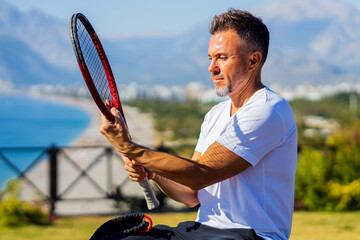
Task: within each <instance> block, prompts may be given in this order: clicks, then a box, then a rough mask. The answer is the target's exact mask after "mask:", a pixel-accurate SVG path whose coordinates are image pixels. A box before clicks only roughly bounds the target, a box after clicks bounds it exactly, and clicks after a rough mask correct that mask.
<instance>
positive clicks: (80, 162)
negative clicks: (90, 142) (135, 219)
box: [0, 146, 145, 215]
mask: <svg viewBox="0 0 360 240" xmlns="http://www.w3.org/2000/svg"><path fill="white" fill-rule="evenodd" d="M26 158H27V159H26ZM29 158H30V159H29ZM25 162H26V163H25ZM0 164H1V165H0V166H1V168H3V169H0V171H1V172H2V173H4V172H11V173H12V175H11V178H16V179H19V180H20V181H21V183H22V186H26V189H27V192H28V193H27V194H26V193H25V196H22V198H23V199H26V200H34V199H32V198H33V197H34V196H36V198H37V200H40V201H43V202H48V203H49V211H50V214H51V215H56V214H57V213H56V210H57V209H56V206H57V203H58V202H59V201H74V200H76V201H78V200H96V199H113V200H116V201H127V202H129V201H130V202H134V201H135V200H134V199H142V197H141V196H142V195H141V192H140V195H138V194H137V193H135V194H134V195H133V196H132V197H131V196H130V197H124V195H123V192H124V191H122V190H123V188H124V187H125V185H126V184H127V183H129V182H130V184H131V181H130V180H129V179H128V177H127V174H126V172H121V173H119V172H120V171H124V170H123V165H124V163H123V161H122V158H121V155H120V154H118V153H117V152H116V151H115V150H114V149H113V148H112V147H107V146H91V147H57V146H50V147H36V148H32V147H26V148H0ZM98 168H100V170H99V169H98ZM6 170H7V171H6ZM114 175H115V176H114ZM85 184H86V187H84V186H85ZM134 186H135V184H133V185H130V188H134ZM85 189H86V190H85ZM130 190H131V189H130ZM135 192H136V191H135ZM34 193H37V194H34ZM29 198H30V199H29ZM137 204H138V203H137ZM144 205H145V203H144Z"/></svg>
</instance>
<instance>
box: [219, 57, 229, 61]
mask: <svg viewBox="0 0 360 240" xmlns="http://www.w3.org/2000/svg"><path fill="white" fill-rule="evenodd" d="M227 58H228V57H227V56H220V57H219V59H221V60H226V59H227Z"/></svg>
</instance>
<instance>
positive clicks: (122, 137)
mask: <svg viewBox="0 0 360 240" xmlns="http://www.w3.org/2000/svg"><path fill="white" fill-rule="evenodd" d="M107 107H108V108H109V109H110V105H109V100H107ZM110 111H111V113H112V114H113V115H114V117H115V122H111V121H110V120H108V119H107V118H106V117H105V115H104V114H102V113H101V126H100V132H101V134H102V135H104V136H105V137H106V138H107V140H108V141H109V142H110V143H111V144H112V145H113V146H114V147H115V148H116V150H117V151H119V152H120V153H121V154H122V155H125V156H126V153H127V152H129V151H130V150H131V146H132V145H133V144H134V143H133V142H132V141H131V138H130V135H129V131H128V129H127V126H126V124H125V122H124V120H123V118H122V117H121V114H120V111H119V110H118V109H116V108H111V109H110Z"/></svg>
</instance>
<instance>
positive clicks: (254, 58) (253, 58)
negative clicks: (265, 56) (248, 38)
mask: <svg viewBox="0 0 360 240" xmlns="http://www.w3.org/2000/svg"><path fill="white" fill-rule="evenodd" d="M261 58H262V55H261V53H260V52H259V51H255V52H253V53H252V54H251V55H250V65H249V70H251V71H252V70H254V69H256V68H257V67H258V66H260V62H261Z"/></svg>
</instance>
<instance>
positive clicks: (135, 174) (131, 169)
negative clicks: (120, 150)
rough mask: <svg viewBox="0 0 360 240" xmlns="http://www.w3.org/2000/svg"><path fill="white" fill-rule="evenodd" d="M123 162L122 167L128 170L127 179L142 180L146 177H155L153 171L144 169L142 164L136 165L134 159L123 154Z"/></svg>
mask: <svg viewBox="0 0 360 240" xmlns="http://www.w3.org/2000/svg"><path fill="white" fill-rule="evenodd" d="M123 160H124V162H125V166H124V169H125V170H126V171H127V172H128V175H129V179H130V180H131V181H133V182H144V181H145V179H146V178H148V179H149V180H150V179H153V178H155V173H153V172H151V171H148V170H145V168H143V167H142V166H140V165H138V163H137V162H136V161H135V160H131V159H129V158H128V157H124V156H123Z"/></svg>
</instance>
